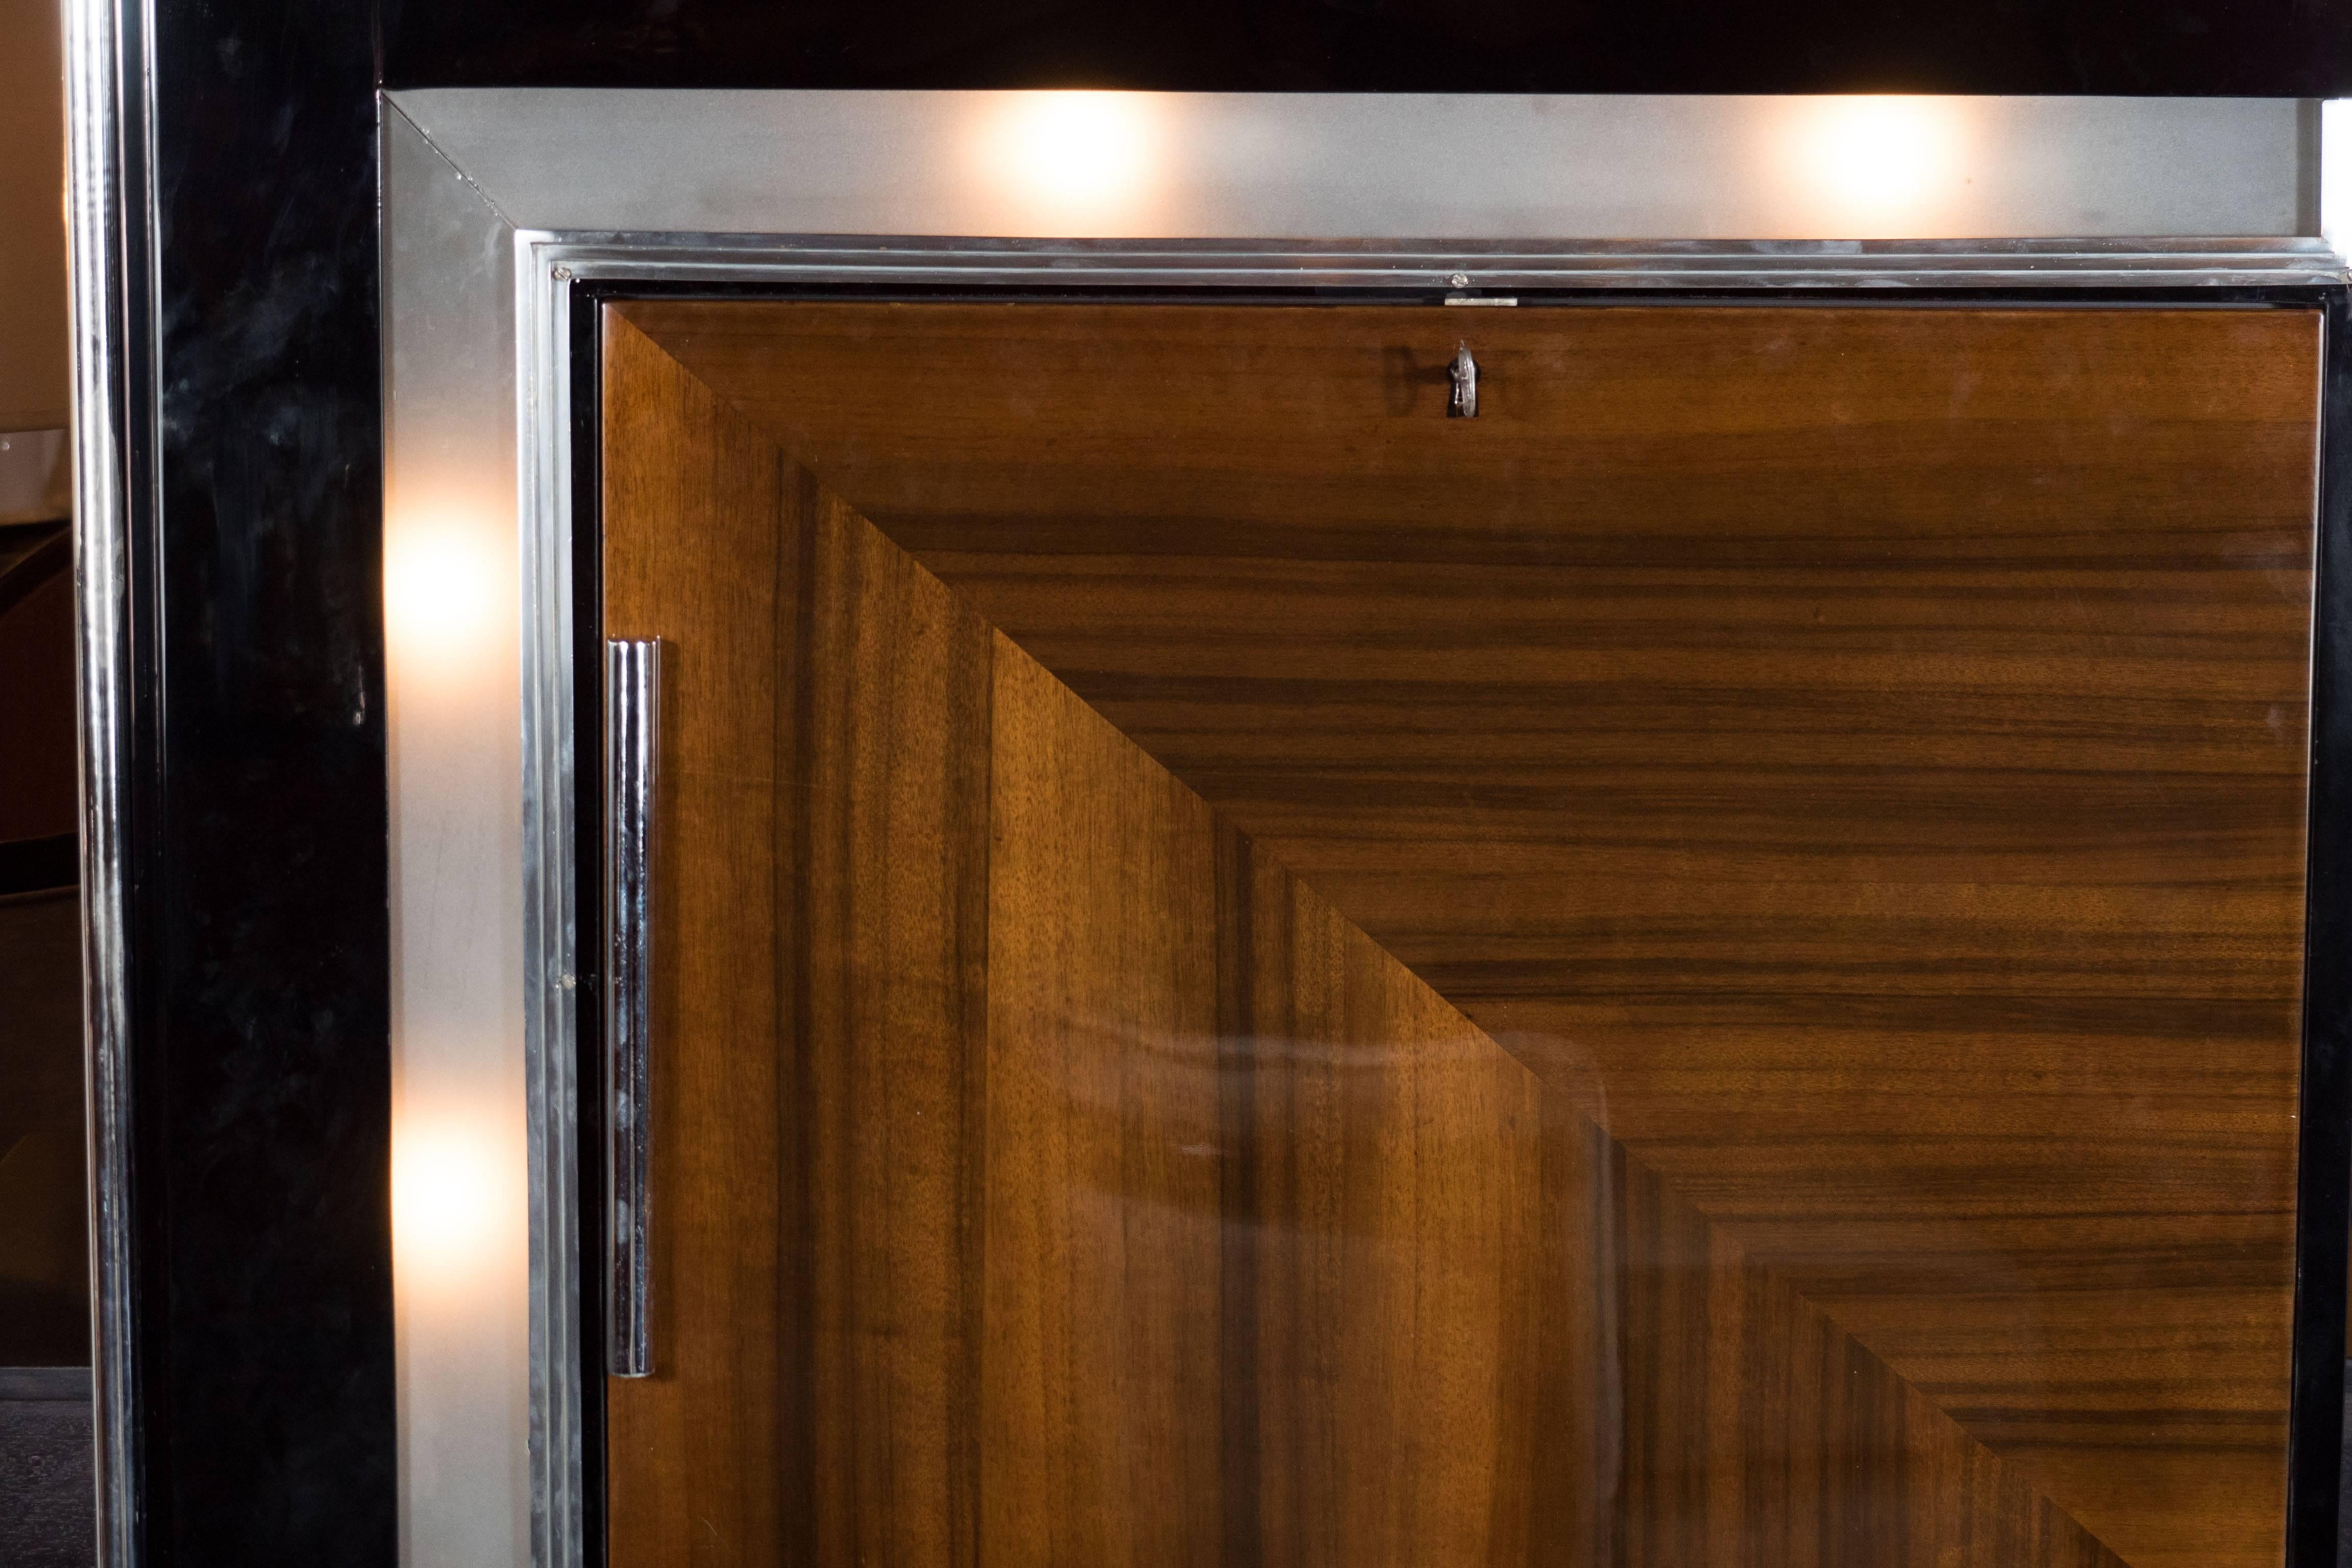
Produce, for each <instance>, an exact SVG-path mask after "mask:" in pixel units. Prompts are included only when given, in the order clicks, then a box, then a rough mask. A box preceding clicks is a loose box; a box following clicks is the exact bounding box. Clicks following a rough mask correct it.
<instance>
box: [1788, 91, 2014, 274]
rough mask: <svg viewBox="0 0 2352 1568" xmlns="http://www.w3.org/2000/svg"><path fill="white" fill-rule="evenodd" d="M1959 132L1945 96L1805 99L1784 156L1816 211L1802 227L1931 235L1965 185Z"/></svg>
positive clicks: (1827, 232) (1845, 233)
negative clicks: (1939, 97)
mask: <svg viewBox="0 0 2352 1568" xmlns="http://www.w3.org/2000/svg"><path fill="white" fill-rule="evenodd" d="M1965 129H1966V128H1965V123H1964V121H1963V119H1962V116H1961V111H1960V108H1959V106H1958V105H1956V104H1954V103H1953V102H1952V101H1950V100H1946V99H1936V98H1868V97H1856V98H1820V99H1814V100H1811V101H1809V102H1807V103H1806V104H1805V105H1804V107H1803V110H1802V111H1801V112H1800V113H1797V114H1795V115H1794V116H1792V118H1791V120H1790V136H1789V140H1788V143H1787V146H1786V151H1785V156H1786V157H1787V159H1788V163H1789V167H1788V171H1787V172H1788V173H1789V174H1790V175H1792V176H1793V177H1794V179H1795V181H1796V183H1797V184H1800V185H1801V186H1802V187H1803V189H1804V192H1805V194H1806V195H1807V196H1808V197H1809V198H1810V201H1809V204H1808V205H1811V207H1812V209H1813V212H1814V213H1815V214H1817V215H1818V216H1815V217H1814V218H1813V220H1812V222H1811V224H1810V225H1809V227H1810V228H1811V230H1812V231H1813V232H1816V233H1820V234H1822V235H1824V236H1827V237H1838V238H1857V239H1874V238H1877V239H1893V238H1920V237H1931V236H1933V235H1935V234H1937V232H1938V231H1939V229H1941V228H1942V227H1943V226H1945V224H1946V223H1948V221H1949V215H1950V214H1951V213H1953V212H1954V211H1955V209H1956V208H1957V205H1958V198H1959V196H1960V195H1961V194H1962V193H1961V187H1962V186H1963V185H1964V184H1965V182H1966V178H1967V174H1966V169H1965V166H1964V165H1965V161H1966V153H1967V150H1968V149H1967V145H1966V142H1967V137H1966V134H1965ZM1939 220H1940V221H1939Z"/></svg>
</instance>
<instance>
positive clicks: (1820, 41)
mask: <svg viewBox="0 0 2352 1568" xmlns="http://www.w3.org/2000/svg"><path fill="white" fill-rule="evenodd" d="M383 41H384V81H385V85H387V86H390V87H421V86H450V85H457V84H461V83H462V84H474V85H492V84H503V85H517V84H530V85H544V86H553V85H570V86H676V87H687V86H690V87H873V88H1010V87H1118V88H1151V89H1163V90H1168V91H1244V90H1260V91H1299V92H1312V91H1323V90H1340V91H1353V92H1427V91H1461V92H1470V91H1475V92H2005V93H2007V92H2013V93H2217V94H2231V95H2245V96H2251V97H2305V98H2309V97H2326V96H2329V95H2331V94H2332V93H2334V92H2336V91H2340V90H2341V89H2343V88H2344V87H2345V85H2346V82H2347V74H2346V72H2347V65H2352V6H2347V5H2343V4H2341V3H2336V0H2147V3H2145V4H2135V3H2133V0H1973V3H1971V0H1943V3H1937V0H1787V3H1784V4H1772V3H1769V0H1650V3H1643V4H1627V3H1625V0H1466V3H1463V4H1445V3H1442V0H1262V3H1252V0H1198V3H1195V4H1185V3H1182V0H1146V3H1141V4H1130V5H1117V4H1095V5H1070V4H1067V3H1061V4H1052V3H1045V0H1003V3H1000V4H987V3H982V4H971V3H970V0H962V3H958V0H896V3H892V4H871V3H868V4H860V3H858V0H822V3H818V4H801V5H793V4H786V3H779V0H490V3H488V4H484V3H482V0H384V8H383Z"/></svg>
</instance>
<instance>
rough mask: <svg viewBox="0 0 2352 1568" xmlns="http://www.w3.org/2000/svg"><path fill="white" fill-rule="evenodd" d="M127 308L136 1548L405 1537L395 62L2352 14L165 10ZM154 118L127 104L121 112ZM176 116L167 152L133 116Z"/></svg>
mask: <svg viewBox="0 0 2352 1568" xmlns="http://www.w3.org/2000/svg"><path fill="white" fill-rule="evenodd" d="M380 21H381V26H378V18H377V17H374V16H371V14H370V12H369V11H368V9H367V8H366V7H365V6H362V5H354V4H337V3H331V0H330V3H320V0H156V4H155V5H154V8H153V10H152V33H147V34H142V32H141V27H142V22H141V21H140V19H139V16H138V13H137V10H136V8H131V10H129V11H128V12H126V15H125V22H124V26H125V27H126V30H127V37H128V40H129V45H130V56H131V59H133V60H134V61H137V60H139V59H141V58H142V56H143V58H145V59H146V60H147V61H148V62H149V63H150V64H151V65H152V81H153V83H154V89H153V95H152V99H150V100H141V99H139V98H137V97H136V96H135V95H134V96H132V97H131V99H130V100H128V101H129V103H130V107H131V111H132V114H133V119H134V124H133V126H132V127H131V131H132V135H131V138H130V139H129V141H128V142H127V146H128V147H129V149H130V151H129V153H128V154H127V156H128V159H129V162H128V165H127V176H126V177H127V180H128V183H129V185H130V188H129V189H128V190H127V191H126V192H125V193H124V195H125V197H126V201H125V210H126V211H129V212H131V213H132V214H134V215H135V214H138V213H141V212H142V211H145V210H147V208H148V204H149V203H151V202H152V211H153V213H154V228H153V230H152V234H151V235H149V234H139V235H134V237H133V240H132V243H131V256H130V262H131V268H132V272H133V275H134V276H138V275H140V268H143V267H144V266H146V265H147V260H146V258H147V255H148V249H147V247H148V246H149V244H150V242H151V241H152V257H153V262H152V264H153V266H154V268H155V270H156V273H157V276H158V279H159V291H158V294H157V300H158V309H157V310H155V311H153V312H152V313H151V312H150V311H149V310H148V309H147V308H146V305H145V302H144V301H143V300H142V299H139V298H137V297H135V296H134V297H133V298H131V300H129V302H128V303H127V304H125V305H124V306H123V311H124V327H125V338H126V341H125V342H124V344H123V349H124V357H123V361H122V364H123V369H122V370H121V382H122V385H121V394H122V397H123V407H124V409H125V410H126V412H125V414H124V415H123V417H122V425H121V428H120V429H119V431H118V436H119V437H120V439H121V441H122V442H123V444H124V447H125V451H126V458H125V464H124V471H123V475H122V479H123V482H124V485H125V489H126V493H127V495H128V497H129V516H128V520H127V522H126V524H125V528H126V535H125V538H124V541H123V543H124V546H125V549H126V551H127V553H128V557H129V560H130V562H131V604H130V618H131V628H130V638H131V644H130V652H131V656H132V658H133V661H134V664H135V667H136V668H137V669H138V672H139V675H138V682H139V694H138V700H137V702H136V704H135V708H134V711H133V714H132V735H131V757H130V774H131V780H130V796H129V815H128V817H127V819H126V821H125V824H124V828H125V836H126V837H125V842H126V856H127V861H126V868H127V875H128V880H129V897H130V901H131V909H130V931H131V942H132V958H131V966H130V975H129V980H130V985H131V1020H132V1021H131V1041H130V1049H129V1071H130V1078H131V1100H132V1109H133V1121H134V1125H133V1137H134V1149H135V1155H134V1169H133V1176H132V1184H131V1194H130V1201H131V1219H132V1224H133V1227H134V1232H135V1237H136V1241H135V1249H134V1265H135V1268H134V1279H133V1281H132V1285H133V1290H134V1300H135V1312H136V1317H137V1321H138V1324H139V1332H138V1335H137V1337H136V1341H135V1358H136V1383H137V1388H138V1394H137V1397H138V1400H139V1404H140V1410H141V1414H142V1422H141V1428H140V1432H139V1440H138V1445H137V1450H138V1456H139V1462H138V1467H137V1473H136V1475H135V1476H134V1477H133V1478H132V1489H133V1493H134V1496H135V1499H136V1515H137V1519H138V1529H139V1531H140V1538H141V1543H142V1544H141V1555H142V1562H144V1563H150V1564H156V1565H172V1564H189V1565H208V1564H222V1563H236V1564H239V1565H240V1568H269V1565H273V1564H281V1563H282V1564H288V1565H289V1568H315V1565H318V1564H325V1563H332V1564H336V1565H338V1568H390V1565H391V1564H393V1563H394V1560H395V1539H394V1418H393V1413H394V1395H393V1363H392V1331H391V1330H392V1305H391V1303H392V1297H391V1264H390V1258H391V1234H390V1212H389V1211H390V1204H389V1196H388V1184H389V1157H388V1146H389V1121H390V1068H389V1055H388V1044H387V1041H388V1015H389V1001H388V982H387V976H386V965H387V946H388V922H387V919H386V908H385V900H386V897H387V883H386V870H385V840H384V831H385V802H384V764H385V755H384V731H383V628H382V625H381V611H380V584H379V565H378V561H379V554H380V549H381V516H380V507H381V498H380V488H381V487H380V479H381V449H380V447H381V435H380V417H381V409H380V401H379V384H380V377H381V371H382V366H381V363H380V360H379V350H378V341H377V315H376V300H377V279H376V251H375V246H376V227H375V224H376V212H375V204H376V189H375V163H374V155H375V149H374V121H375V103H374V98H373V93H374V89H375V88H376V87H377V86H378V85H379V84H385V85H392V86H399V87H415V86H433V85H488V84H500V85H642V86H666V85H699V86H734V87H885V88H999V87H1043V86H1092V87H1129V88H1153V89H1185V90H1203V89H1261V90H1264V89H1277V90H1318V89H1346V90H1360V91H1362V90H1391V91H1412V90H1433V89H1452V90H1483V91H1549V92H1563V91H1580V92H1591V91H1607V92H1618V91H1646V92H1815V91H1848V90H1875V91H1888V90H1909V91H1937V92H2015V93H2076V92H2087V93H2223V94H2250V95H2285V96H2325V95H2330V94H2337V93H2343V92H2346V91H2347V90H2352V4H2344V3H2328V0H2234V3H2233V0H2153V3H2149V4H2126V3H2121V0H2044V3H2032V4H2029V3H2024V0H1986V3H1979V4H1974V5H1969V4H1922V3H1913V0H1874V3H1864V0H1850V3H1843V4H1841V3H1836V0H1812V3H1804V0H1796V3H1791V4H1781V5H1766V4H1758V3H1752V0H1751V3H1747V4H1738V5H1728V4H1725V5H1706V4H1694V3H1691V0H1663V3H1654V4H1645V5H1599V4H1593V3H1591V0H1584V3H1579V0H1560V3H1557V4H1549V5H1543V4H1534V3H1529V0H1512V3H1499V4H1474V5H1455V6H1450V7H1449V6H1446V5H1439V4H1436V3H1434V0H1412V3H1410V4H1408V3H1405V0H1268V3H1266V4H1261V5H1251V4H1244V3H1241V0H1205V3H1201V4H1192V5H1184V4H1165V3H1163V4H1158V5H1124V6H1120V5H1095V6H1076V5H1044V4H1037V3H1035V0H1029V3H1025V4H1024V3H1021V0H1007V3H1003V4H987V3H984V0H983V3H980V4H972V3H970V0H966V3H963V4H948V3H945V0H901V3H898V4H880V3H875V0H864V3H859V0H824V3H823V4H802V5H793V4H781V3H765V4H762V3H756V0H383V10H382V15H381V18H380ZM142 117H143V120H144V124H143V126H142V124H140V123H137V121H140V120H141V118H142ZM142 130H143V131H145V132H151V133H152V147H153V160H152V165H151V164H149V163H146V162H144V161H143V158H142V154H141V153H140V152H139V145H140V142H139V134H140V132H142Z"/></svg>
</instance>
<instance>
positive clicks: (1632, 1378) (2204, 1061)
mask: <svg viewBox="0 0 2352 1568" xmlns="http://www.w3.org/2000/svg"><path fill="white" fill-rule="evenodd" d="M1465 318H1467V319H1465ZM1465 333H1466V334H1467V335H1468V339H1469V342H1470V346H1471V348H1472V349H1473V351H1474V353H1476V355H1477V357H1478V359H1479V363H1480V366H1481V370H1482V373H1483V374H1482V378H1481V398H1480V402H1481V411H1480V416H1479V417H1478V418H1476V419H1475V420H1448V419H1446V418H1444V395H1445V390H1446V381H1445V375H1444V365H1445V363H1446V362H1447V361H1448V360H1449V359H1450V358H1451V357H1452V355H1453V353H1454V346H1455V343H1456V341H1457V340H1458V339H1460V338H1461V337H1462V336H1463V335H1464V334H1465ZM2317 354H2318V322H2317V318H2316V317H2315V315H2314V314H2312V313H2310V312H2305V311H2289V310H2274V311H2273V310H2089V309H2084V310H1988V309H1969V310H1936V309H1917V308H1913V309H1893V310H1849V309H1809V310H1761V309H1759V310H1734V309H1721V308H1691V307H1674V308H1665V309H1592V308H1579V309H1573V310H1560V309H1544V310H1538V309H1532V308H1528V309H1521V310H1482V311H1475V312H1472V311H1460V310H1433V309H1427V308H1415V307H1382V308H1369V307H1356V306H1340V307H1325V308H1291V307H1272V306H1252V307H1223V306H1207V305H1159V306H1133V305H1092V304H1064V303H1057V304H1051V305H1046V304H1035V305H1024V304H1003V305H968V304H928V303H925V304H880V303H821V302H792V303H784V302H776V303H746V302H728V303H714V302H707V301H706V302H693V303H686V302H677V303H639V304H632V305H626V306H621V307H614V308H611V309H608V310H607V313H606V320H605V337H604V355H605V361H604V387H605V392H604V417H605V448H604V473H605V485H604V497H603V501H604V535H605V551H606V556H605V563H604V593H605V605H606V622H607V629H608V631H610V632H611V633H612V634H613V635H615V636H646V635H656V634H658V635H660V636H662V637H665V638H667V639H668V649H669V651H668V655H667V660H668V667H669V671H670V675H669V680H670V685H669V689H668V691H667V695H666V698H665V725H666V735H665V747H666V752H667V757H666V762H667V770H668V774H667V776H668V779H669V781H670V782H669V785H668V788H669V795H668V804H667V806H666V813H667V815H666V820H665V822H664V824H663V834H664V846H665V847H664V853H665V856H666V859H665V862H664V864H665V867H666V871H665V877H664V885H663V888H662V890H661V897H662V899H663V900H664V902H663V906H662V916H661V918H662V920H663V921H664V922H665V932H666V935H665V940H664V945H663V949H662V951H663V952H666V953H667V954H669V955H671V956H670V957H669V959H668V961H667V967H666V969H665V972H664V975H663V985H664V990H663V992H662V994H661V997H660V999H659V1012H658V1016H657V1032H656V1039H657V1042H658V1045H657V1050H656V1073H657V1078H656V1085H655V1089H656V1168H655V1180H656V1243H657V1247H659V1252H658V1254H657V1275H656V1310H657V1316H656V1366H657V1368H658V1369H659V1370H658V1372H657V1374H656V1376H655V1377H653V1378H651V1379H648V1380H643V1381H629V1382H615V1383H614V1384H613V1385H612V1387H611V1391H610V1407H609V1408H610V1425H611V1434H610V1436H611V1446H610V1453H609V1456H608V1460H609V1466H610V1519H611V1530H612V1547H613V1561H614V1563H616V1564H622V1565H624V1568H634V1565H635V1564H639V1563H689V1562H691V1563H776V1562H793V1563H811V1564H835V1563H843V1564H846V1563H905V1564H916V1563H940V1564H950V1563H952V1564H959V1565H963V1564H1011V1563H1021V1564H1029V1563H1067V1564H1128V1563H1171V1564H1172V1563H1212V1562H1213V1563H1269V1564H1279V1565H1288V1564H1293V1563H1300V1564H1304V1563H1335V1564H1336V1563H1365V1562H1370V1563H1400V1564H1402V1563H1415V1564H1421V1563H1457V1562H1458V1563H1513V1564H1517V1563H1559V1564H1563V1565H1565V1564H1587V1563H1612V1564H1626V1565H1631V1564H1661V1565H1664V1564H1677V1565H1679V1564H1689V1563H1727V1564H1740V1565H1742V1568H1748V1565H1755V1568H1764V1565H1780V1564H1789V1565H1798V1564H1807V1565H1810V1564H1839V1565H1854V1568H1861V1565H1864V1564H1869V1565H1873V1568H1876V1565H1880V1564H1901V1563H1917V1564H1923V1565H1924V1564H1929V1563H1934V1564H1952V1563H1961V1564H1983V1565H1986V1568H1991V1565H1994V1564H2000V1565H2004V1568H2005V1565H2009V1564H2020V1563H2024V1564H2059V1563H2067V1564H2073V1563H2118V1562H2119V1563H2131V1564H2136V1565H2150V1568H2158V1565H2162V1568H2172V1565H2179V1568H2186V1565H2188V1564H2199V1565H2206V1564H2217V1565H2218V1564H2229V1565H2238V1564H2245V1565H2252V1564H2256V1563H2264V1564H2269V1563H2275V1562H2276V1561H2277V1560H2278V1557H2279V1553H2280V1551H2281V1543H2282V1531H2283V1523H2284V1489H2285V1444H2286V1437H2285V1432H2286V1404H2287V1392H2288V1347H2289V1336H2290V1331H2291V1319H2292V1310H2293V1264H2294V1258H2293V1237H2292V1229H2293V1218H2294V1213H2293V1210H2294V1178H2295V1171H2294V1135H2295V1109H2296V1092H2297V1057H2298V1029H2299V1018H2298V1007H2299V999H2300V986H2301V973H2300V954H2301V938H2302V899H2303V882H2304V877H2303V822H2302V814H2303V804H2304V781H2305V755H2304V750H2305V710H2306V700H2307V689H2308V670H2307V641H2308V631H2309V600H2310V593H2311V548H2312V547H2311V540H2312V531H2313V506H2314V496H2313V482H2314V481H2313V472H2314V459H2315V441H2316V414H2317V407H2316V404H2317V396H2316V386H2317V378H2318V364H2317Z"/></svg>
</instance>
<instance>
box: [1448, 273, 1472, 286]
mask: <svg viewBox="0 0 2352 1568" xmlns="http://www.w3.org/2000/svg"><path fill="white" fill-rule="evenodd" d="M1446 281H1447V282H1448V283H1451V284H1452V285H1453V286H1454V288H1456V289H1467V288H1468V287H1470V274H1468V273H1467V272H1457V273H1455V274H1454V276H1453V277H1451V278H1448V279H1446Z"/></svg>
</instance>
